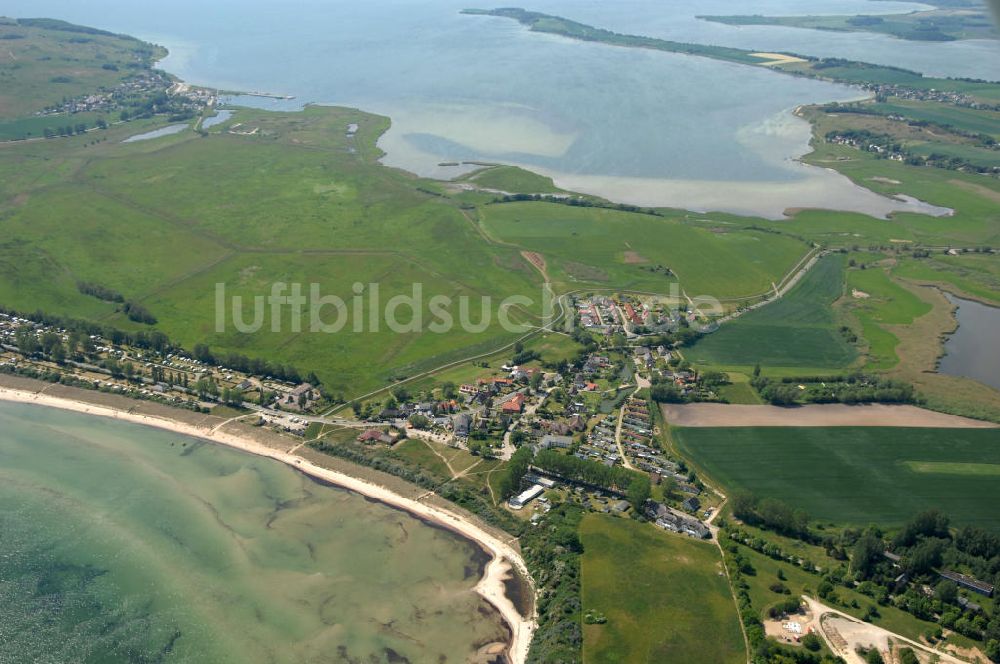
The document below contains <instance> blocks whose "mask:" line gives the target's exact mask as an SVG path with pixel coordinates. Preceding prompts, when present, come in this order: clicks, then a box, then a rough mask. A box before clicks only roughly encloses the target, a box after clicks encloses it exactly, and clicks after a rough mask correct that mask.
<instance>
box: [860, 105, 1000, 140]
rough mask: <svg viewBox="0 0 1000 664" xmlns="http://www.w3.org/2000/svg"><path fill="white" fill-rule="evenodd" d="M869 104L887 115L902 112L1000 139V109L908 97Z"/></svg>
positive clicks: (906, 115) (902, 113) (914, 118)
mask: <svg viewBox="0 0 1000 664" xmlns="http://www.w3.org/2000/svg"><path fill="white" fill-rule="evenodd" d="M865 107H866V108H868V109H871V110H872V111H875V112H876V113H882V114H884V115H892V114H894V115H902V116H905V117H907V118H911V119H913V120H922V121H925V122H933V123H935V124H939V125H943V126H950V127H954V128H955V129H960V130H962V131H967V132H971V133H977V134H978V133H981V134H987V135H990V136H993V137H995V138H1000V112H997V111H988V110H985V109H971V108H965V107H962V106H951V105H948V104H941V103H935V102H924V101H907V100H904V99H898V100H897V99H894V100H893V101H891V102H881V103H877V104H867V105H866V106H865Z"/></svg>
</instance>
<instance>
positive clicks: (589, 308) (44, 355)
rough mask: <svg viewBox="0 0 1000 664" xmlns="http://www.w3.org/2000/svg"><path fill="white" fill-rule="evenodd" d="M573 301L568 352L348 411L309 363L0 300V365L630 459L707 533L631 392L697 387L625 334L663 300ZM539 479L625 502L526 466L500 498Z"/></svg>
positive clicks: (600, 502) (663, 508)
mask: <svg viewBox="0 0 1000 664" xmlns="http://www.w3.org/2000/svg"><path fill="white" fill-rule="evenodd" d="M577 310H578V311H579V317H580V323H581V326H582V328H583V329H584V330H586V334H587V335H589V336H590V337H591V338H592V339H591V340H590V342H589V343H590V344H591V345H590V346H589V350H588V351H587V352H581V353H580V354H579V357H578V358H577V359H576V361H573V362H564V363H563V364H562V365H561V366H559V367H556V368H547V367H545V366H543V363H542V362H541V360H540V359H539V358H537V357H535V355H534V354H532V353H530V352H529V353H523V352H521V353H518V354H519V355H521V356H522V357H523V359H525V360H526V361H523V362H522V363H520V364H513V363H512V362H508V363H505V364H502V365H501V366H499V367H489V366H485V367H481V372H480V373H481V375H479V376H478V377H476V378H475V379H474V380H472V381H470V382H467V383H462V384H460V385H452V384H447V383H446V384H444V385H442V386H440V387H438V388H435V389H432V390H424V391H421V392H418V393H413V394H411V393H410V392H409V391H408V390H407V389H405V387H399V388H397V389H395V390H393V391H392V392H391V393H390V394H389V395H388V396H387V397H385V398H384V399H383V400H382V401H369V402H367V403H364V404H361V403H353V404H352V406H353V417H348V416H345V415H339V414H337V415H334V414H332V413H331V411H332V410H337V404H335V403H334V401H333V400H331V399H330V397H329V396H328V395H326V393H325V391H324V389H323V387H322V385H320V384H319V379H318V378H315V377H314V376H310V380H309V381H300V382H293V381H288V380H279V379H277V378H275V377H273V376H260V375H251V374H249V373H247V372H245V371H238V370H235V369H232V368H228V367H226V366H224V365H221V364H218V363H215V364H212V363H208V362H204V361H201V360H199V359H196V358H195V357H192V355H193V353H184V352H180V351H177V350H175V349H172V348H170V347H164V348H161V349H157V348H152V347H138V346H135V345H128V344H127V343H125V342H119V343H115V342H113V341H111V340H108V339H105V338H103V337H102V336H100V335H81V334H80V333H78V332H70V331H67V330H66V329H63V328H60V327H58V326H50V325H45V324H42V323H38V322H35V321H31V320H28V319H27V318H22V317H18V316H16V315H13V314H0V372H4V373H14V374H20V375H27V376H31V377H38V378H43V379H46V380H49V381H60V382H64V383H69V384H75V385H78V386H84V387H88V388H90V389H96V390H101V391H106V392H111V393H118V394H124V395H127V396H131V397H134V398H139V399H147V400H155V401H160V402H163V403H167V404H170V405H173V406H177V407H182V408H187V409H192V410H199V411H202V412H214V413H216V414H225V413H228V414H230V415H231V416H233V417H240V416H243V417H247V416H252V417H254V421H255V423H256V424H257V425H258V426H262V427H267V428H271V429H274V430H276V431H280V432H283V433H287V434H292V435H296V436H301V437H303V438H305V439H308V436H309V432H310V426H311V425H314V424H315V425H320V424H323V423H337V424H338V425H341V426H348V427H352V428H355V429H356V430H357V431H358V433H357V436H356V441H357V442H358V443H361V444H364V445H385V446H388V447H392V446H394V445H396V444H399V443H400V442H401V441H402V440H405V439H408V438H423V439H426V440H430V441H434V442H436V443H438V444H442V445H447V446H450V447H454V448H458V449H463V450H467V451H469V452H471V453H472V454H474V455H479V456H482V457H483V458H496V459H500V460H509V459H510V458H511V457H512V456H513V454H514V452H516V450H517V449H519V448H520V447H522V446H528V447H530V448H531V449H532V450H533V451H535V452H538V451H541V450H556V451H558V452H559V453H561V454H565V455H569V456H573V457H575V458H577V459H580V460H586V461H589V462H593V463H595V464H600V465H602V466H604V467H607V468H624V469H628V470H631V471H635V472H638V473H642V474H643V475H645V476H647V477H648V478H649V480H650V483H651V485H652V487H653V494H652V495H653V498H654V500H651V501H650V502H649V503H648V508H647V510H646V514H644V515H643V516H644V517H646V518H648V519H649V520H650V521H653V522H654V523H656V524H657V525H658V526H660V527H661V528H664V529H668V530H672V531H675V532H684V533H687V534H689V535H692V536H696V537H707V536H709V529H708V527H707V526H706V525H705V524H704V523H703V521H702V519H707V518H709V517H710V516H711V514H712V508H711V507H706V506H704V505H702V502H701V501H702V494H703V486H702V485H701V483H700V481H698V479H697V477H696V475H695V473H694V472H692V471H691V470H689V469H688V468H687V467H686V466H685V465H684V462H683V461H680V460H677V459H674V458H672V457H671V456H670V455H669V454H668V453H667V452H665V451H664V450H663V449H662V447H661V445H660V442H659V439H658V433H659V430H658V427H657V425H656V424H655V418H654V413H653V409H654V407H655V404H653V403H652V402H651V401H649V400H648V395H647V394H642V395H640V394H641V391H642V390H643V389H644V388H649V387H650V386H651V385H652V384H653V383H654V382H656V383H657V384H660V383H664V382H666V383H669V384H670V385H672V386H675V387H676V389H677V390H678V392H679V393H681V394H686V395H691V396H692V397H694V398H700V397H699V396H698V395H699V394H700V389H701V385H700V383H699V381H698V376H697V374H696V373H694V372H692V371H690V370H689V369H688V368H687V367H686V363H684V362H683V360H682V359H681V358H680V356H679V354H678V353H676V352H675V351H672V350H671V349H669V348H667V347H666V346H665V345H664V344H662V343H660V344H658V345H657V346H656V347H654V348H650V347H647V346H642V345H638V344H639V343H640V342H641V341H642V340H643V338H642V337H640V336H639V333H642V334H644V335H645V336H647V337H650V336H651V335H652V333H651V332H649V330H650V329H654V328H655V329H657V330H660V329H667V324H669V321H670V320H671V318H670V315H671V314H670V313H669V312H668V311H666V308H665V307H664V308H663V309H660V308H657V307H656V306H655V305H651V304H650V303H648V302H642V301H640V300H638V299H637V298H633V297H631V296H617V297H614V298H611V297H607V296H593V297H588V298H582V299H580V300H578V302H577ZM637 330H638V332H637ZM629 336H630V337H631V339H629ZM629 341H631V343H629ZM619 344H622V345H619ZM324 414H325V415H324ZM549 491H554V492H558V493H560V494H561V497H562V498H563V499H571V500H574V501H577V502H580V503H581V504H583V505H585V506H586V507H588V508H590V509H593V510H596V511H602V512H613V513H622V514H624V513H627V512H629V511H630V510H631V506H630V505H629V504H628V502H627V501H625V500H624V496H623V495H622V494H621V492H615V491H608V490H601V489H600V488H595V487H593V486H585V485H582V484H580V483H574V482H571V481H567V480H566V479H565V478H556V477H551V476H546V474H545V473H544V471H534V472H533V473H532V474H531V475H528V476H526V479H525V480H524V481H523V482H522V487H521V490H520V491H519V492H518V495H516V496H514V497H513V498H512V499H511V500H510V502H509V505H508V507H509V508H510V509H512V510H515V511H522V510H524V511H525V512H526V513H527V514H528V516H527V518H532V517H536V516H537V515H538V514H540V513H543V512H544V511H545V510H546V509H547V506H548V505H549V504H550V501H549V500H548V499H546V498H545V493H546V492H549Z"/></svg>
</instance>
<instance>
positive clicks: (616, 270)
mask: <svg viewBox="0 0 1000 664" xmlns="http://www.w3.org/2000/svg"><path fill="white" fill-rule="evenodd" d="M667 214H669V213H667ZM680 216H681V215H680V214H677V215H676V216H667V217H659V216H655V215H649V214H639V213H631V212H621V211H618V210H610V209H603V208H588V207H573V206H568V205H562V204H559V203H545V202H530V203H502V204H495V205H488V206H486V207H484V208H483V210H482V222H481V223H482V227H483V229H484V230H485V231H486V233H487V234H488V235H489V236H491V237H493V238H496V239H497V240H498V241H500V242H503V243H507V244H510V245H515V246H518V247H520V248H522V249H525V250H530V251H535V252H538V253H541V254H542V255H543V256H544V257H545V260H546V266H547V269H548V273H549V276H550V277H551V278H552V280H553V281H554V282H555V283H557V284H558V285H559V286H561V287H563V288H565V289H567V290H570V289H579V288H586V287H593V288H604V289H609V288H610V289H614V288H622V289H631V290H644V291H651V292H655V293H667V292H669V288H670V284H671V283H673V282H677V281H679V282H680V285H681V287H683V289H684V290H685V291H686V292H687V293H688V295H690V296H692V297H695V296H697V295H711V296H714V297H718V298H724V299H729V298H738V297H749V296H754V295H759V294H762V293H765V292H766V291H768V290H769V289H770V288H771V284H772V283H773V282H775V281H780V280H781V278H782V277H784V276H785V274H787V273H788V272H789V271H790V270H791V269H792V268H793V267H794V266H795V264H796V263H797V262H798V261H799V260H801V258H802V257H803V256H804V255H805V254H806V252H807V251H808V249H809V247H808V246H807V245H806V244H805V243H803V242H801V241H799V240H796V239H794V238H791V237H788V236H783V235H776V234H771V233H761V232H759V231H753V230H742V229H729V228H728V227H727V228H725V229H720V228H704V227H701V226H698V225H694V224H688V223H685V222H683V221H681V220H680ZM723 266H724V267H723ZM657 268H669V269H670V271H671V272H672V273H673V274H672V275H671V274H668V273H666V272H665V271H664V270H662V269H657Z"/></svg>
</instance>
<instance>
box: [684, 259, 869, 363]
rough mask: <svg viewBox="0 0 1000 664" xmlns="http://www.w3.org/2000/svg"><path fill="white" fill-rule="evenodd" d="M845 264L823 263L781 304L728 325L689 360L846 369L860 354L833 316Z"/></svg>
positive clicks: (704, 339) (694, 349)
mask: <svg viewBox="0 0 1000 664" xmlns="http://www.w3.org/2000/svg"><path fill="white" fill-rule="evenodd" d="M844 263H845V260H844V257H843V256H842V255H839V254H833V255H829V256H825V257H823V258H821V259H820V260H819V261H818V262H817V264H816V265H815V266H813V268H812V269H811V270H809V272H808V273H806V275H805V276H804V277H803V278H802V279H801V280H800V281H799V283H798V284H796V285H795V287H794V288H792V290H791V291H789V292H788V293H787V294H786V295H785V296H784V297H782V298H781V299H780V300H777V301H776V302H773V303H771V304H768V305H767V306H764V307H761V308H760V309H756V310H754V311H750V312H748V313H746V314H743V315H742V316H740V317H739V318H736V319H735V320H732V321H730V322H727V323H724V324H723V325H722V327H721V328H720V329H719V330H718V331H716V332H714V333H712V334H709V335H706V336H705V337H702V339H700V340H699V341H698V342H697V343H696V344H695V345H694V346H693V347H691V348H690V349H688V350H686V351H685V352H684V354H685V357H687V358H688V359H689V360H691V361H693V362H698V363H702V364H713V365H722V366H733V365H753V364H754V363H760V364H761V365H762V366H764V367H809V368H820V369H843V368H846V367H847V366H849V365H850V364H851V362H852V361H853V360H854V358H855V356H856V351H855V350H854V348H853V347H852V346H851V345H850V344H849V343H848V342H847V341H846V340H845V339H844V337H843V336H842V335H841V334H840V333H839V331H838V326H837V322H836V319H835V315H834V313H833V310H832V304H833V303H834V302H835V301H836V300H837V299H838V298H840V296H841V294H842V293H843V289H844V285H843V284H844Z"/></svg>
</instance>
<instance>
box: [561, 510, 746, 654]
mask: <svg viewBox="0 0 1000 664" xmlns="http://www.w3.org/2000/svg"><path fill="white" fill-rule="evenodd" d="M580 539H581V540H582V541H583V547H584V554H583V558H582V564H581V581H582V586H583V592H582V595H583V597H582V600H583V610H584V612H585V613H586V612H587V611H594V612H597V613H601V614H603V615H604V616H606V617H607V622H606V623H605V624H594V625H584V630H583V636H584V641H583V661H584V663H585V664H598V663H599V664H615V663H622V664H624V663H632V662H634V663H639V662H654V661H663V662H695V661H698V662H718V663H719V664H737V663H739V662H745V661H746V651H745V647H744V645H743V637H742V634H741V633H740V627H739V619H738V617H737V615H736V605H735V604H734V603H733V597H732V594H731V593H730V590H729V585H728V582H727V581H726V577H725V576H723V575H722V574H721V571H722V560H721V558H720V556H719V552H718V550H717V549H716V547H715V546H714V545H713V544H711V543H710V542H700V541H696V540H693V539H690V538H688V537H684V536H680V535H671V534H667V533H665V532H661V531H659V530H657V529H654V528H652V527H650V526H649V525H648V524H647V525H643V524H640V523H637V522H635V521H632V520H628V519H621V518H617V517H612V516H607V515H603V514H588V515H586V516H585V517H584V519H583V522H582V523H581V524H580ZM707 635H711V636H712V638H711V639H706V636H707Z"/></svg>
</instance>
